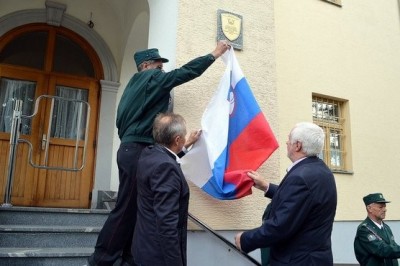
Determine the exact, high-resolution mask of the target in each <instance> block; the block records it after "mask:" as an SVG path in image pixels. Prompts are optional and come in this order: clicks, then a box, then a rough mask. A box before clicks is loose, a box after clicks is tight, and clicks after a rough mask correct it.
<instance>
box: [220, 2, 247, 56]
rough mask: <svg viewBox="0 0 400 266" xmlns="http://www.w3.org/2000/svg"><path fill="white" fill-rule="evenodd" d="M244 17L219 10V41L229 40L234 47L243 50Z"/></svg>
mask: <svg viewBox="0 0 400 266" xmlns="http://www.w3.org/2000/svg"><path fill="white" fill-rule="evenodd" d="M242 21H243V17H242V16H241V15H238V14H234V13H232V12H228V11H224V10H220V9H219V10H218V23H217V24H218V31H217V40H218V41H219V40H228V41H229V42H230V43H231V45H232V47H233V48H235V49H238V50H242V49H243V31H242Z"/></svg>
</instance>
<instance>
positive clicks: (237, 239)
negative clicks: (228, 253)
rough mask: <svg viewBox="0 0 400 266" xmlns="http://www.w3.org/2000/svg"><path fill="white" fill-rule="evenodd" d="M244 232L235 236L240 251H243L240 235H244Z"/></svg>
mask: <svg viewBox="0 0 400 266" xmlns="http://www.w3.org/2000/svg"><path fill="white" fill-rule="evenodd" d="M242 234H243V232H240V233H238V234H237V235H236V236H235V245H236V247H237V248H238V249H239V250H240V251H242V248H241V247H240V237H241V236H242Z"/></svg>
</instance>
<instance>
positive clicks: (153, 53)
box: [133, 48, 169, 67]
mask: <svg viewBox="0 0 400 266" xmlns="http://www.w3.org/2000/svg"><path fill="white" fill-rule="evenodd" d="M133 58H134V59H135V62H136V66H137V67H138V66H139V65H140V64H141V63H143V62H144V61H149V60H161V61H162V62H163V63H166V62H168V61H169V60H168V59H167V58H163V57H161V56H160V54H159V53H158V49H156V48H151V49H147V50H143V51H137V52H136V53H135V54H134V55H133Z"/></svg>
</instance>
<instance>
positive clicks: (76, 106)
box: [51, 86, 89, 140]
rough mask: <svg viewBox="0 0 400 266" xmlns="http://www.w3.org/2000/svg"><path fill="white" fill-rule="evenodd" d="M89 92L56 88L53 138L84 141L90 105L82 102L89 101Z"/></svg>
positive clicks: (69, 88)
mask: <svg viewBox="0 0 400 266" xmlns="http://www.w3.org/2000/svg"><path fill="white" fill-rule="evenodd" d="M88 95H89V93H88V90H86V89H78V88H72V87H66V86H56V96H59V97H62V98H64V99H65V100H62V99H61V100H60V99H56V100H55V102H54V111H53V117H52V124H51V137H53V138H62V139H76V137H77V135H78V138H79V139H80V140H83V139H84V136H85V130H86V115H87V113H88V105H86V104H84V103H82V102H80V101H84V102H87V101H88ZM67 99H69V100H79V101H68V100H67Z"/></svg>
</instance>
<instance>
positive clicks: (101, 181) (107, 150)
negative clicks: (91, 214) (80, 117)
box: [92, 80, 120, 208]
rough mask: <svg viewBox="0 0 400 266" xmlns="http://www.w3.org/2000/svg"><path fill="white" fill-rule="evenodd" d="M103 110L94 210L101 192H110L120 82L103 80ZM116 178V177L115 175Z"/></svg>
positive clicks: (95, 180) (94, 190) (93, 193)
mask: <svg viewBox="0 0 400 266" xmlns="http://www.w3.org/2000/svg"><path fill="white" fill-rule="evenodd" d="M100 84H101V108H100V114H99V118H100V119H99V131H98V132H99V133H98V138H97V157H96V169H95V176H94V187H93V190H92V208H95V207H96V203H97V193H98V191H99V190H106V191H107V190H110V188H111V182H112V181H111V178H112V176H113V174H112V164H113V158H115V157H113V153H112V151H113V140H114V131H115V110H116V108H115V105H116V99H117V92H118V88H119V86H120V83H119V82H114V81H107V80H101V81H100ZM114 176H115V175H114Z"/></svg>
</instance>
